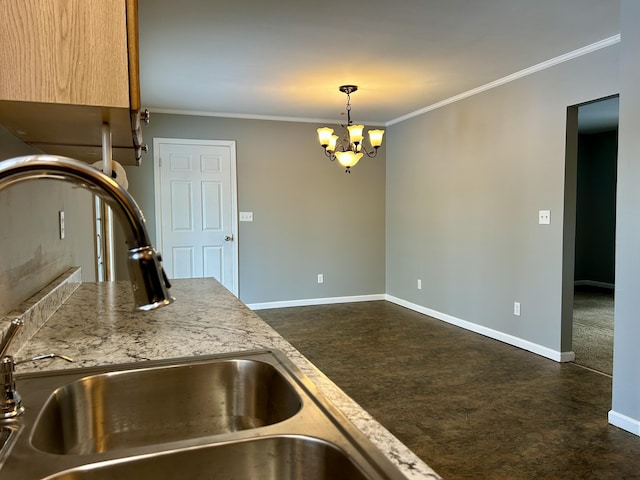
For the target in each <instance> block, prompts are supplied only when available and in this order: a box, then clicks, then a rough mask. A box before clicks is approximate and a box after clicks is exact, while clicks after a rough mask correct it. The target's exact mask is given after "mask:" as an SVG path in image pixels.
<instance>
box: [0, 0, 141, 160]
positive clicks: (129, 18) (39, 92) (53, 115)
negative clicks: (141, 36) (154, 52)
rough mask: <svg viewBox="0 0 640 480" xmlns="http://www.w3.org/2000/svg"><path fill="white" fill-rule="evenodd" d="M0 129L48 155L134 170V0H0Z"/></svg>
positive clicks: (137, 140)
mask: <svg viewBox="0 0 640 480" xmlns="http://www.w3.org/2000/svg"><path fill="white" fill-rule="evenodd" d="M0 18H2V21H1V22H0V65H1V69H0V124H2V125H4V126H5V127H6V128H7V129H8V130H9V131H10V132H11V133H13V134H14V135H15V136H16V137H18V138H20V139H21V140H22V141H24V142H25V143H28V144H30V145H33V146H34V147H36V148H38V149H40V150H42V151H44V152H46V153H51V154H57V155H64V156H68V157H72V158H77V159H81V160H84V161H87V162H91V163H93V162H95V161H98V160H101V157H102V144H103V141H102V140H103V128H102V125H103V124H105V123H108V124H109V125H110V127H111V139H112V145H113V158H114V160H117V161H119V162H120V163H122V164H125V165H138V164H139V162H140V154H141V150H142V147H141V146H142V135H141V132H140V78H139V62H138V5H137V0H91V1H88V0H2V1H0Z"/></svg>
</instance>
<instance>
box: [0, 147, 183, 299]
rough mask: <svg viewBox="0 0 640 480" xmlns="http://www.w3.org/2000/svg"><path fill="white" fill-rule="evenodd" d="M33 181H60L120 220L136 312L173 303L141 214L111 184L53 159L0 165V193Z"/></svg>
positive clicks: (34, 158)
mask: <svg viewBox="0 0 640 480" xmlns="http://www.w3.org/2000/svg"><path fill="white" fill-rule="evenodd" d="M37 178H49V179H55V180H63V181H66V182H70V183H73V184H75V185H79V186H81V187H83V188H87V189H88V190H91V191H92V192H94V193H95V194H96V195H99V196H100V197H101V198H102V199H103V200H104V201H105V202H106V203H107V204H108V205H109V206H110V207H111V208H112V209H113V211H114V212H115V214H116V216H117V218H119V219H120V223H121V224H122V227H123V230H124V232H125V237H126V240H127V245H128V246H129V259H128V263H127V266H128V268H129V277H130V280H131V287H132V289H133V295H134V301H135V304H136V308H137V309H139V310H150V309H153V308H158V307H161V306H164V305H168V304H170V303H172V302H173V301H174V299H173V297H171V295H170V294H169V292H168V289H169V288H170V287H171V285H170V284H169V281H168V279H167V276H166V275H165V273H164V270H163V269H162V259H161V257H160V254H159V253H158V252H157V251H156V250H155V249H154V248H153V246H152V245H151V241H150V240H149V235H148V233H147V229H146V227H145V220H144V215H143V214H142V211H141V210H140V208H139V207H138V205H137V204H136V202H135V200H134V199H133V197H132V196H131V195H129V193H128V192H127V191H126V190H125V189H124V188H122V187H121V186H120V185H119V184H118V183H117V182H116V181H115V180H113V179H112V178H110V177H109V176H107V175H105V174H104V173H102V172H100V171H99V170H97V169H95V168H93V167H91V166H90V165H88V164H86V163H84V162H80V161H78V160H72V159H70V158H66V157H59V156H55V155H29V156H25V157H16V158H12V159H9V160H4V161H2V162H0V190H2V189H3V188H5V187H8V186H9V185H13V184H14V183H18V182H22V181H25V180H33V179H37Z"/></svg>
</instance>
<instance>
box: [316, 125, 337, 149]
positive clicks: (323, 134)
mask: <svg viewBox="0 0 640 480" xmlns="http://www.w3.org/2000/svg"><path fill="white" fill-rule="evenodd" d="M331 135H333V129H332V128H329V127H322V128H319V129H318V140H319V141H320V145H322V146H323V147H326V146H328V145H330V144H331Z"/></svg>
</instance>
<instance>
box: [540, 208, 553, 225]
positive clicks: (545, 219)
mask: <svg viewBox="0 0 640 480" xmlns="http://www.w3.org/2000/svg"><path fill="white" fill-rule="evenodd" d="M550 223H551V210H540V211H539V212H538V224H540V225H549V224H550Z"/></svg>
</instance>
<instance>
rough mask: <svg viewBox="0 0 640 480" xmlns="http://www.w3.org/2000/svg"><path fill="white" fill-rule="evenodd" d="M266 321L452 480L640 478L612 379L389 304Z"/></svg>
mask: <svg viewBox="0 0 640 480" xmlns="http://www.w3.org/2000/svg"><path fill="white" fill-rule="evenodd" d="M256 313H257V314H258V315H260V317H262V318H263V319H264V320H265V321H267V322H268V323H269V324H270V325H271V326H273V327H274V328H275V329H276V330H277V331H278V332H279V333H280V334H281V335H283V336H284V338H286V339H287V340H288V341H289V342H291V343H292V344H293V345H294V346H295V347H296V348H297V349H298V350H299V351H300V352H302V353H303V354H304V355H305V356H306V357H307V358H309V359H310V360H311V361H312V362H313V363H314V364H315V365H317V366H318V367H319V368H320V369H321V370H322V371H323V372H324V373H325V374H326V375H328V377H329V378H331V379H332V380H333V381H334V382H335V383H336V384H338V385H339V386H340V387H341V388H342V389H343V390H344V391H345V392H346V393H347V394H348V395H350V396H351V397H352V398H353V399H354V400H355V401H357V402H358V403H359V404H360V405H362V406H363V407H364V408H365V409H366V410H367V411H369V412H370V413H371V414H372V415H373V416H374V417H375V418H376V419H377V420H378V421H379V422H380V423H382V424H383V425H384V426H385V427H387V428H388V429H389V430H390V431H391V432H392V433H393V434H394V435H396V436H397V437H398V438H399V439H400V440H401V441H402V442H403V443H405V444H406V445H407V446H408V447H409V448H411V449H412V450H413V451H414V452H415V453H416V454H417V455H418V456H419V457H420V458H422V459H423V460H424V461H425V462H427V464H429V465H430V466H431V467H432V468H434V469H435V470H436V471H437V472H438V473H439V474H440V475H442V476H443V477H444V478H445V479H453V480H456V479H474V480H475V479H491V480H518V479H545V480H546V479H570V480H571V479H603V480H608V479H611V480H621V479H626V480H630V479H640V438H639V437H637V436H635V435H633V434H631V433H628V432H625V431H623V430H621V429H619V428H616V427H614V426H612V425H610V424H609V423H608V422H607V413H608V411H609V410H610V409H611V378H609V377H608V376H606V375H602V374H600V373H597V372H594V371H591V370H587V369H584V368H580V367H578V366H577V365H575V364H573V363H564V364H561V363H557V362H554V361H552V360H549V359H546V358H543V357H540V356H538V355H535V354H533V353H530V352H526V351H524V350H521V349H519V348H516V347H513V346H510V345H507V344H504V343H501V342H498V341H496V340H492V339H489V338H487V337H483V336H481V335H478V334H475V333H472V332H469V331H466V330H463V329H461V328H458V327H455V326H453V325H449V324H446V323H444V322H441V321H438V320H436V319H433V318H430V317H428V316H426V315H421V314H419V313H417V312H413V311H411V310H408V309H405V308H402V307H400V306H398V305H394V304H392V303H389V302H384V301H379V302H362V303H350V304H337V305H320V306H312V307H291V308H281V309H272V310H261V311H257V312H256Z"/></svg>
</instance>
